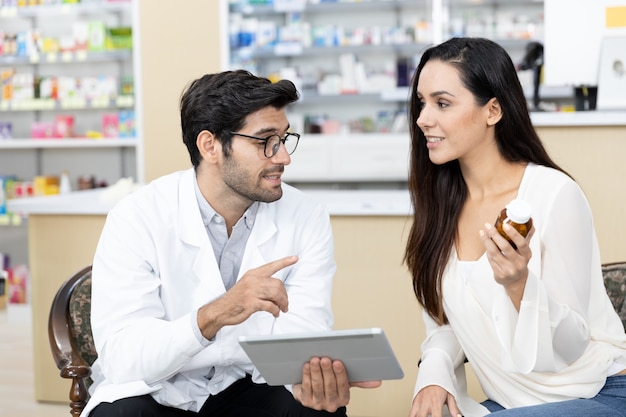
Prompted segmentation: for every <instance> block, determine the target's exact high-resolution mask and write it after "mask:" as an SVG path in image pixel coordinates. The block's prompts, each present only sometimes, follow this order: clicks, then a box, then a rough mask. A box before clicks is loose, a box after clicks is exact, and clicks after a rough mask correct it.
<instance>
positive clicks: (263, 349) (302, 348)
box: [239, 328, 404, 385]
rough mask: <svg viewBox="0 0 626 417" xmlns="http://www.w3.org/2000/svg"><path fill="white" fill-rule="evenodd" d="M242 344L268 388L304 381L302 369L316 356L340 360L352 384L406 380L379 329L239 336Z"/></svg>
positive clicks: (383, 334)
mask: <svg viewBox="0 0 626 417" xmlns="http://www.w3.org/2000/svg"><path fill="white" fill-rule="evenodd" d="M239 344H240V345H241V347H242V348H243V350H244V351H245V352H246V354H247V355H248V356H249V357H250V360H252V363H254V365H255V366H256V368H257V369H258V370H259V372H260V373H261V376H262V377H263V378H264V379H265V381H267V383H268V384H269V385H289V384H298V383H300V382H302V367H303V365H304V363H305V362H308V361H309V360H310V359H311V358H313V357H329V358H331V359H339V360H341V361H342V362H343V364H344V366H345V367H346V370H347V372H348V378H349V380H350V381H351V382H358V381H378V380H387V379H402V378H403V377H404V372H403V371H402V368H401V367H400V364H399V363H398V360H397V359H396V356H395V354H394V352H393V350H392V348H391V345H390V344H389V341H388V340H387V337H386V336H385V333H384V331H383V330H382V329H379V328H370V329H355V330H331V331H326V332H311V333H294V334H283V335H264V336H240V337H239Z"/></svg>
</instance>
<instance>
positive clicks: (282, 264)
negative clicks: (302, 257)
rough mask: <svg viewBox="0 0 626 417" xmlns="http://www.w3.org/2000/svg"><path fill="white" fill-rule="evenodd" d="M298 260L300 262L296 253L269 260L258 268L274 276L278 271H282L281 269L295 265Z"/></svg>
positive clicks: (259, 270) (261, 271)
mask: <svg viewBox="0 0 626 417" xmlns="http://www.w3.org/2000/svg"><path fill="white" fill-rule="evenodd" d="M296 262H298V257H297V256H295V255H293V256H286V257H284V258H280V259H276V260H275V261H272V262H268V263H266V264H265V265H261V266H260V267H258V268H256V269H257V271H258V272H260V273H263V274H267V275H268V276H272V275H274V274H275V273H276V272H278V271H280V270H281V269H283V268H286V267H288V266H290V265H293V264H295V263H296Z"/></svg>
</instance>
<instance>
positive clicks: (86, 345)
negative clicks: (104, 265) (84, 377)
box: [69, 276, 98, 365]
mask: <svg viewBox="0 0 626 417" xmlns="http://www.w3.org/2000/svg"><path fill="white" fill-rule="evenodd" d="M69 313H70V325H71V327H72V328H71V332H72V336H73V338H74V340H73V342H74V346H75V349H76V350H77V352H78V354H79V355H80V356H81V357H82V358H83V359H84V360H85V362H87V364H88V365H92V364H93V363H94V361H95V360H96V358H97V357H98V354H97V353H96V348H95V346H94V343H93V336H92V335H91V276H89V277H88V278H86V279H85V280H84V281H83V282H81V283H80V284H79V285H77V286H76V288H75V289H74V291H73V292H72V295H71V297H70V305H69Z"/></svg>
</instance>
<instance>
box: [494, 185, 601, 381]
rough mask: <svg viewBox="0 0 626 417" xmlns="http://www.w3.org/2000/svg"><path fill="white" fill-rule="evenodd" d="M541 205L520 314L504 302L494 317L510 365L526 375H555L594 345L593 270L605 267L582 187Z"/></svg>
mask: <svg viewBox="0 0 626 417" xmlns="http://www.w3.org/2000/svg"><path fill="white" fill-rule="evenodd" d="M540 204H542V205H543V207H539V211H540V212H541V213H542V217H541V224H540V225H538V230H537V231H536V234H535V236H534V237H533V240H536V242H534V243H532V242H531V248H532V250H533V258H532V259H531V262H530V263H529V276H528V280H527V282H526V287H525V290H524V295H523V298H522V302H521V306H520V311H519V314H518V313H517V311H516V310H515V309H514V308H513V307H512V303H511V302H510V300H509V299H508V297H501V298H500V299H499V300H497V302H496V303H495V305H494V310H493V317H492V318H493V320H494V322H495V324H496V327H497V329H498V336H499V338H500V342H501V344H502V346H503V348H504V350H505V357H507V358H508V361H507V362H508V365H509V366H510V368H511V370H512V371H517V372H521V373H529V372H532V371H537V372H556V371H558V370H560V369H563V368H565V367H567V366H568V365H570V364H572V363H573V362H574V361H576V360H577V359H578V358H579V357H580V356H581V355H582V354H583V352H584V351H585V349H586V347H587V345H588V343H589V340H590V333H589V326H588V323H587V312H588V311H589V304H590V302H591V300H590V297H591V294H592V293H593V292H592V288H591V283H592V278H593V277H594V274H593V271H594V268H596V269H598V270H599V267H600V264H599V255H598V252H599V251H598V247H597V241H596V237H595V231H594V226H593V220H592V215H591V209H590V207H589V204H588V202H587V199H586V198H585V196H584V194H583V192H582V190H581V189H580V187H578V185H577V184H576V183H575V182H573V181H567V182H565V183H564V184H561V186H560V187H559V188H557V189H556V190H553V191H552V193H551V194H550V198H548V199H546V198H545V196H544V199H543V200H542V202H541V203H540ZM537 241H538V242H537Z"/></svg>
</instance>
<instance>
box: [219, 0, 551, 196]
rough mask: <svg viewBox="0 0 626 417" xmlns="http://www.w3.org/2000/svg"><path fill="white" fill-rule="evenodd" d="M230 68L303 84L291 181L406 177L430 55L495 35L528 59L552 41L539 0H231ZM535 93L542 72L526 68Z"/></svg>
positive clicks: (294, 117)
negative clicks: (416, 82) (416, 83)
mask: <svg viewBox="0 0 626 417" xmlns="http://www.w3.org/2000/svg"><path fill="white" fill-rule="evenodd" d="M223 7H224V8H226V9H227V10H228V20H229V22H228V25H227V26H226V28H225V32H226V33H224V35H223V39H224V44H225V45H224V49H226V50H227V51H228V53H227V58H226V64H225V65H226V66H227V67H228V68H230V69H234V68H245V69H248V70H250V71H251V72H253V73H255V74H258V75H261V76H266V77H269V78H270V79H280V78H287V79H290V80H292V81H294V82H295V83H296V85H297V86H298V89H299V91H300V92H301V99H300V100H299V101H298V103H296V104H295V105H294V106H293V107H292V108H291V109H290V122H291V125H292V127H293V129H294V130H297V131H300V132H302V133H303V136H302V139H301V140H300V145H299V149H298V150H297V151H296V153H295V154H294V157H293V164H292V166H290V167H289V168H288V169H287V170H286V171H285V178H286V179H287V180H288V181H296V182H300V183H306V182H310V183H320V182H321V183H324V182H326V183H328V182H333V183H334V182H354V183H359V182H378V183H379V184H378V185H380V182H385V183H404V182H405V181H406V177H407V170H408V159H407V156H408V149H409V135H408V125H407V122H406V110H407V101H408V99H409V97H408V95H409V89H408V87H407V86H408V85H409V84H410V78H411V74H412V72H413V70H414V68H415V67H416V65H417V62H418V60H419V57H420V55H421V53H422V51H423V50H424V49H425V48H427V47H428V46H430V45H432V44H433V43H438V42H441V41H442V40H445V39H447V38H449V37H451V36H481V37H487V38H491V39H493V40H495V41H497V42H498V43H500V44H501V45H502V46H504V47H505V48H506V49H507V51H509V53H510V55H511V57H512V59H513V60H514V62H519V61H520V60H521V59H522V57H523V56H524V54H525V50H526V46H527V44H528V43H529V42H530V41H531V40H538V41H542V37H543V2H542V1H533V0H490V1H486V2H476V1H472V0H422V1H418V0H360V1H324V0H272V1H263V0H230V1H227V0H223ZM520 79H521V80H522V83H523V84H524V86H525V89H526V91H527V95H528V97H529V98H530V97H532V75H531V74H526V73H525V71H522V72H520Z"/></svg>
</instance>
